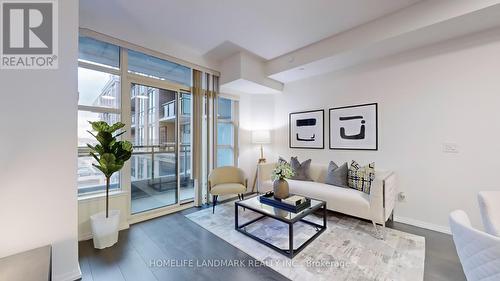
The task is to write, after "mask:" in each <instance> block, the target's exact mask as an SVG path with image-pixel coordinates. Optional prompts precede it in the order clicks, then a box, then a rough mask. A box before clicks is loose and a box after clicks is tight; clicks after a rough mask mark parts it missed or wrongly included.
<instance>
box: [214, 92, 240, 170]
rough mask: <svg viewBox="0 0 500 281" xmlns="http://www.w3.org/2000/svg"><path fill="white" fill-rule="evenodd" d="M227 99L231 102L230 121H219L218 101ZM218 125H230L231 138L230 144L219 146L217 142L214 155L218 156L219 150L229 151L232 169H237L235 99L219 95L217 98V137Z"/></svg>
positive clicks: (237, 124) (237, 118) (237, 114)
mask: <svg viewBox="0 0 500 281" xmlns="http://www.w3.org/2000/svg"><path fill="white" fill-rule="evenodd" d="M221 98H223V99H227V100H230V101H231V119H220V118H219V99H221ZM219 123H224V124H231V126H232V127H233V136H232V144H229V145H228V144H219V143H218V142H217V145H216V151H215V155H218V151H219V149H231V150H232V152H233V163H232V165H233V166H234V167H239V158H238V156H239V139H238V133H239V100H238V99H237V98H235V97H232V96H228V95H219V96H217V126H216V127H217V136H218V135H219V134H218V133H219V132H218V131H219V126H218V124H219ZM217 158H218V157H217V156H216V163H215V164H216V166H217V167H221V166H219V160H218V159H217Z"/></svg>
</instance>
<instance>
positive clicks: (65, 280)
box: [52, 265, 82, 281]
mask: <svg viewBox="0 0 500 281" xmlns="http://www.w3.org/2000/svg"><path fill="white" fill-rule="evenodd" d="M80 278H82V271H81V270H80V265H78V268H77V270H74V271H72V272H66V273H63V274H59V275H55V276H53V277H52V280H54V281H75V280H79V279H80Z"/></svg>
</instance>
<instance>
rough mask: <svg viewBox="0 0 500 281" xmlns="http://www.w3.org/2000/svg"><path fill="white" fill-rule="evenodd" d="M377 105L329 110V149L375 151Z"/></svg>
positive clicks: (376, 147) (376, 143) (376, 145)
mask: <svg viewBox="0 0 500 281" xmlns="http://www.w3.org/2000/svg"><path fill="white" fill-rule="evenodd" d="M377 114H378V113H377V104H376V103H371V104H363V105H354V106H346V107H338V108H331V109H330V149H352V150H377V149H378V128H377V126H378V124H377V122H378V120H377V118H378V117H377Z"/></svg>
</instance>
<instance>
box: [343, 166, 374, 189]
mask: <svg viewBox="0 0 500 281" xmlns="http://www.w3.org/2000/svg"><path fill="white" fill-rule="evenodd" d="M374 179H375V163H370V164H368V165H366V166H363V167H361V166H360V165H359V164H358V163H357V162H356V161H354V160H353V161H352V163H351V167H350V168H349V172H348V174H347V182H348V184H349V187H350V188H354V189H356V190H359V191H363V192H364V193H368V194H370V188H371V187H372V182H373V180H374Z"/></svg>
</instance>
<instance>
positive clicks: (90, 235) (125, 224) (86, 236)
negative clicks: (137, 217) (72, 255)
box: [78, 223, 130, 241]
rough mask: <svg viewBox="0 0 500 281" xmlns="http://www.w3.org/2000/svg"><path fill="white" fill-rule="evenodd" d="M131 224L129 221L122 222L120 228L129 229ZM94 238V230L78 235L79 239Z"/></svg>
mask: <svg viewBox="0 0 500 281" xmlns="http://www.w3.org/2000/svg"><path fill="white" fill-rule="evenodd" d="M129 228H130V225H129V224H128V223H121V224H120V227H119V230H124V229H129ZM90 239H92V232H88V233H85V234H82V235H80V236H79V237H78V241H86V240H90Z"/></svg>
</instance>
